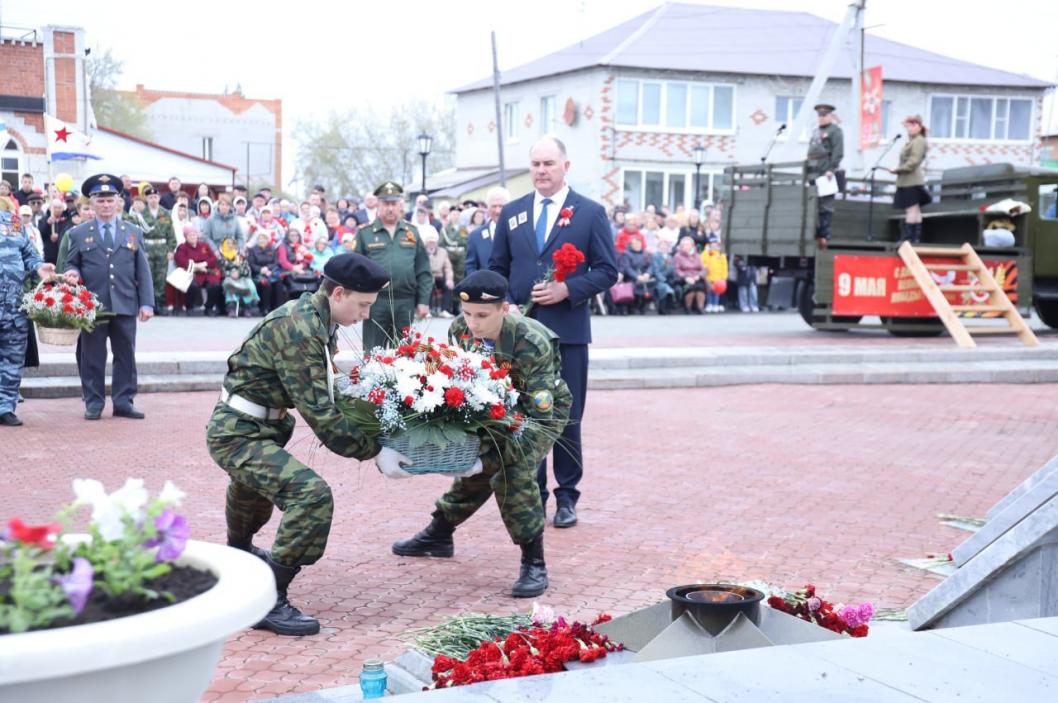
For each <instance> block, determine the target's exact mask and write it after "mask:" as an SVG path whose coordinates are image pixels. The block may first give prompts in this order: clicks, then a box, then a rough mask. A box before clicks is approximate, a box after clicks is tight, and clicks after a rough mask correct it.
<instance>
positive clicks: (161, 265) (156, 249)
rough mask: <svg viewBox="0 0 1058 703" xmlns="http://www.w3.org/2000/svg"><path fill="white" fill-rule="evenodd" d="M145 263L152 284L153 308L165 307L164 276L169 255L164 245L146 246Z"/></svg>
mask: <svg viewBox="0 0 1058 703" xmlns="http://www.w3.org/2000/svg"><path fill="white" fill-rule="evenodd" d="M145 247H146V249H147V263H148V264H149V265H150V267H151V281H152V282H153V283H154V307H155V308H160V307H164V305H165V276H166V274H167V273H168V272H169V253H168V250H167V249H166V247H165V245H164V244H146V245H145Z"/></svg>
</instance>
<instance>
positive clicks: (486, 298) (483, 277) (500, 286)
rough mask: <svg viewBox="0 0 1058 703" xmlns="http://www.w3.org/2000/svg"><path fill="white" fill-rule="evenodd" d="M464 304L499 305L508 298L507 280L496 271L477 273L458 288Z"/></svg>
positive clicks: (457, 292) (457, 290)
mask: <svg viewBox="0 0 1058 703" xmlns="http://www.w3.org/2000/svg"><path fill="white" fill-rule="evenodd" d="M456 294H457V295H459V299H460V300H462V301H463V302H464V303H498V302H503V300H505V299H506V297H507V279H506V278H504V277H503V276H501V275H500V274H498V273H496V272H495V271H485V270H482V271H475V272H474V273H472V274H470V275H469V276H467V277H466V278H464V279H463V280H462V281H460V282H459V285H458V286H456Z"/></svg>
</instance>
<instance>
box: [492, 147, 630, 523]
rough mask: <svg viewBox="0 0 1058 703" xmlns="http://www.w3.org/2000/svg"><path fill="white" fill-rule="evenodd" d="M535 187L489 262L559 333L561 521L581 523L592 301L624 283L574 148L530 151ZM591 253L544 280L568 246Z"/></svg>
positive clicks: (506, 220)
mask: <svg viewBox="0 0 1058 703" xmlns="http://www.w3.org/2000/svg"><path fill="white" fill-rule="evenodd" d="M529 168H530V174H531V175H532V178H533V186H534V189H535V190H534V191H533V192H532V193H529V194H528V195H526V196H523V197H521V198H519V199H517V200H515V201H513V202H511V203H509V204H508V205H507V206H506V207H504V208H503V209H502V211H501V212H500V217H499V222H498V223H497V225H496V234H495V237H494V241H493V243H492V256H491V258H490V260H489V268H490V269H492V270H493V271H496V272H498V273H501V274H503V275H504V276H506V277H507V278H508V279H509V281H510V288H509V293H508V297H509V298H510V300H511V301H512V302H515V303H518V304H522V303H527V302H529V301H530V300H532V302H533V309H532V312H531V313H530V314H531V316H532V317H534V318H536V319H537V320H538V321H540V322H542V323H544V325H546V326H547V327H549V328H551V330H552V331H553V332H555V334H557V335H558V337H559V342H560V344H559V349H560V351H561V353H562V380H564V381H565V382H566V385H567V386H569V390H570V393H571V394H572V395H573V407H572V408H571V409H570V415H569V424H568V425H566V429H565V431H563V433H562V438H561V439H560V440H559V441H558V442H556V443H555V448H554V462H555V481H556V482H557V483H558V487H557V488H556V489H555V502H556V503H557V504H558V508H557V510H556V511H555V527H572V526H573V525H575V524H577V512H576V505H577V499H578V498H579V497H580V491H578V490H577V483H578V482H579V481H580V477H581V475H582V474H583V473H584V471H583V466H584V465H583V461H582V459H581V447H580V420H581V417H582V416H583V415H584V400H585V396H586V395H587V390H588V344H590V343H591V313H590V311H589V309H588V303H589V301H590V300H591V299H592V297H593V296H595V295H596V294H597V293H601V292H602V291H605V290H607V289H608V288H610V286H612V285H613V284H614V283H615V282H616V281H617V253H616V252H615V251H614V245H613V237H612V236H611V234H610V223H609V222H608V221H607V219H606V210H605V209H604V208H603V206H602V205H600V204H599V203H596V202H594V201H592V200H589V199H587V198H585V197H583V196H581V195H578V194H577V193H575V192H573V191H572V190H570V188H569V186H568V185H567V184H566V173H567V172H568V171H569V160H568V159H567V157H566V146H565V145H564V144H563V143H562V142H561V141H559V140H558V139H556V138H554V137H543V138H542V139H540V141H538V142H537V143H536V144H534V145H533V148H532V150H530V152H529ZM566 243H569V244H572V245H573V246H575V247H576V248H577V249H578V250H580V251H581V252H582V253H583V254H584V258H585V263H583V264H581V265H580V266H579V267H578V268H577V271H576V272H575V273H573V274H571V275H570V276H569V277H568V278H567V279H566V280H565V281H564V282H561V283H560V282H556V281H550V282H540V281H543V280H544V275H545V273H546V271H547V270H548V269H549V268H551V266H552V259H551V257H552V255H553V254H554V253H555V252H556V251H557V250H558V249H559V247H561V246H562V245H563V244H566ZM537 483H539V485H540V497H541V500H542V501H543V502H545V503H546V502H547V495H548V492H547V462H546V460H545V461H543V462H541V463H540V468H539V470H538V472H537Z"/></svg>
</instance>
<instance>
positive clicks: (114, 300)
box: [65, 218, 154, 315]
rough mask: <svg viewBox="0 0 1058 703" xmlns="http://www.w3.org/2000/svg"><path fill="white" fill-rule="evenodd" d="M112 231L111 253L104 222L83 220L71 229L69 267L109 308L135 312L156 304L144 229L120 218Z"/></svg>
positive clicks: (104, 306) (105, 307)
mask: <svg viewBox="0 0 1058 703" xmlns="http://www.w3.org/2000/svg"><path fill="white" fill-rule="evenodd" d="M111 234H112V236H113V237H114V249H113V251H111V252H109V253H108V252H107V249H106V245H105V243H104V241H103V225H102V223H100V222H99V221H98V220H94V219H93V220H89V221H87V222H82V223H81V224H79V225H77V226H76V227H74V228H73V229H71V230H69V231H68V232H67V233H66V236H67V237H69V239H70V253H69V255H68V256H67V257H66V264H65V270H66V271H75V272H76V273H78V274H80V276H81V278H82V279H84V283H85V286H87V287H88V290H90V291H92V292H93V293H95V294H96V295H97V296H99V300H100V302H101V303H102V304H103V308H104V309H105V310H109V311H110V312H113V313H115V314H117V315H135V314H137V313H138V312H139V310H140V308H143V307H150V308H153V307H154V283H153V282H152V280H151V267H150V264H149V263H148V262H147V255H146V253H144V249H143V232H142V231H141V230H140V228H139V227H136V226H135V225H133V224H131V223H128V222H125V221H123V220H121V219H120V218H118V219H116V220H115V221H114V223H113V229H112V231H111Z"/></svg>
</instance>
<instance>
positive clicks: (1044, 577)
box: [908, 489, 1058, 630]
mask: <svg viewBox="0 0 1058 703" xmlns="http://www.w3.org/2000/svg"><path fill="white" fill-rule="evenodd" d="M1031 495H1032V491H1031V489H1030V490H1029V491H1026V492H1025V493H1024V496H1025V497H1028V496H1031ZM1030 502H1031V501H1030ZM1017 503H1018V499H1015V501H1014V502H1013V503H1012V504H1010V505H1009V506H1008V507H1009V508H1011V509H1013V508H1015V507H1016V506H1017ZM978 534H981V533H978ZM976 537H977V535H974V537H971V540H972V539H976ZM1054 615H1058V496H1054V497H1052V498H1051V499H1050V500H1048V501H1046V502H1045V503H1043V504H1042V505H1039V507H1037V508H1035V509H1034V510H1032V511H1031V512H1029V513H1028V514H1027V515H1025V516H1024V517H1023V518H1022V519H1021V520H1019V521H1018V522H1016V523H1015V524H1013V525H1012V526H1010V527H1009V528H1008V529H1007V530H1006V531H1005V532H1003V533H1002V534H1001V535H999V536H998V537H996V538H995V539H993V540H992V541H991V542H990V543H988V544H987V546H984V547H983V548H981V549H980V550H979V551H977V552H976V554H974V555H973V556H972V558H970V559H969V560H968V561H966V562H965V563H964V564H963V565H962V566H960V567H959V568H957V569H956V571H955V573H953V574H952V575H950V576H948V577H947V578H946V579H945V580H944V581H942V582H941V583H940V584H939V585H938V586H936V587H935V588H933V590H931V591H930V592H929V593H927V594H926V595H925V596H923V597H922V598H921V599H919V601H918V602H916V603H915V604H914V605H912V606H911V607H910V608H909V609H908V621H909V623H910V625H911V627H912V628H913V629H916V630H920V629H923V628H930V627H955V626H963V625H980V624H983V623H994V622H1006V621H1010V620H1016V619H1020V618H1039V617H1050V616H1054Z"/></svg>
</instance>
